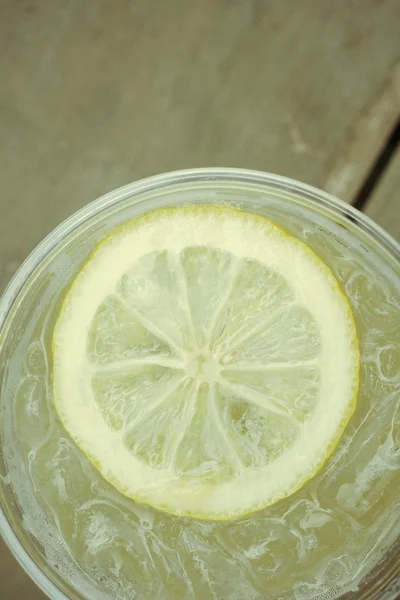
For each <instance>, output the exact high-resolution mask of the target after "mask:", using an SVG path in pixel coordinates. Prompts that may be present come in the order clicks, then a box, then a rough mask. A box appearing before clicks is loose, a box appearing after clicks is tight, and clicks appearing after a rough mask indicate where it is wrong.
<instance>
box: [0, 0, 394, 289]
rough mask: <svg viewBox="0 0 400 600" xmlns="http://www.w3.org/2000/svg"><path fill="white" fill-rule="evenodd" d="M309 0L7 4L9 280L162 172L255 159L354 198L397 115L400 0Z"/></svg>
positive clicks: (0, 20)
mask: <svg viewBox="0 0 400 600" xmlns="http://www.w3.org/2000/svg"><path fill="white" fill-rule="evenodd" d="M301 4H302V6H301V11H300V10H298V2H297V0H287V1H286V2H260V1H259V0H248V1H247V2H240V1H235V0H221V1H220V2H215V1H214V0H200V1H198V2H187V0H170V1H169V2H165V1H164V0H136V2H134V3H132V2H128V0H118V2H116V3H115V2H109V1H108V0H88V1H87V2H81V1H80V0H69V1H67V2H65V1H64V0H54V1H53V2H47V1H45V0H42V1H40V2H36V3H33V2H29V1H28V0H24V1H21V2H15V1H14V0H2V1H1V4H0V10H1V11H2V14H1V17H0V70H1V73H2V78H1V82H0V135H1V144H0V164H1V167H2V168H1V173H0V183H1V190H2V193H1V202H2V204H1V205H0V209H1V210H2V217H3V218H2V219H0V257H1V271H2V272H1V273H0V281H2V282H5V281H6V280H7V279H8V277H9V272H10V271H12V267H13V265H15V264H16V263H20V262H21V260H22V259H23V258H24V257H25V256H26V254H27V253H28V251H30V250H31V249H32V248H33V247H34V246H35V245H36V243H37V242H38V241H39V240H40V239H41V238H42V237H43V235H44V234H45V233H47V232H48V231H49V230H51V229H52V228H53V227H54V226H55V225H56V224H57V223H58V222H59V221H60V220H62V219H64V218H65V217H66V216H68V215H69V214H71V213H72V212H73V211H74V210H76V209H77V208H79V207H81V206H82V205H83V204H85V203H86V202H88V201H89V200H92V199H93V198H95V197H97V196H98V195H100V194H102V193H104V192H105V191H107V190H110V189H112V188H115V187H117V186H119V185H122V184H125V183H127V182H129V181H132V180H134V179H137V178H139V177H143V176H146V175H149V174H152V173H156V172H161V171H165V170H171V169H178V168H186V167H199V166H207V165H210V166H216V165H224V166H241V167H249V168H255V169H262V170H267V171H272V172H276V173H280V174H283V175H289V176H292V177H294V178H297V179H300V180H303V181H306V182H308V183H311V184H314V185H316V186H320V187H326V188H327V189H329V190H330V191H334V192H335V191H336V192H340V194H339V195H340V196H342V197H343V198H346V199H349V200H350V199H351V197H352V195H353V193H354V190H355V189H357V187H358V186H359V185H360V182H361V181H362V180H363V177H364V174H365V171H366V169H367V167H368V165H369V163H370V162H371V160H372V158H373V156H375V154H376V152H377V151H378V150H379V146H380V144H381V143H382V142H383V140H384V138H385V136H386V133H387V130H388V129H389V127H390V126H391V123H392V122H393V120H394V118H395V115H396V114H397V111H398V104H399V103H398V102H397V100H396V95H395V93H394V92H393V93H391V92H390V91H389V92H388V91H387V90H391V89H392V88H393V89H395V87H396V86H395V84H394V83H393V82H394V81H395V80H396V81H397V78H396V79H395V78H394V74H395V72H396V71H395V65H396V63H397V62H398V60H399V57H400V36H399V35H398V31H399V27H400V3H399V2H398V0H380V1H377V0H364V2H363V3H362V7H361V4H360V3H357V2H353V1H338V2H336V3H329V2H320V1H319V0H303V2H302V3H301ZM382 97H384V98H385V101H384V103H382V101H380V100H379V99H380V98H382ZM368 115H370V117H368ZM371 115H372V122H373V123H376V124H377V126H376V127H375V129H374V133H373V135H371V130H370V129H369V128H368V123H369V122H370V121H371ZM363 119H364V120H363ZM360 122H361V124H362V125H361V127H360ZM363 123H364V125H363ZM355 140H356V142H355ZM363 153H364V154H363ZM361 154H363V159H362V160H361V161H360V160H359V156H360V155H361ZM342 159H344V161H345V164H344V168H345V169H349V170H351V173H352V175H351V181H350V182H349V181H347V182H345V184H343V181H344V176H343V165H342V166H341V165H340V161H341V160H342ZM338 182H339V183H340V186H339V187H338Z"/></svg>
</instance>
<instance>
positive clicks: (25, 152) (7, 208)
mask: <svg viewBox="0 0 400 600" xmlns="http://www.w3.org/2000/svg"><path fill="white" fill-rule="evenodd" d="M399 107H400V2H399V0H380V1H379V2H378V1H376V0H362V1H361V0H336V1H335V2H321V1H320V0H302V2H301V3H299V2H298V1H297V0H285V1H282V2H273V1H272V0H271V1H270V0H245V1H244V0H219V1H216V0H197V1H192V0H168V2H166V1H165V0H132V1H129V0H115V1H114V2H110V1H109V0H86V1H85V2H82V1H81V0H51V1H50V0H38V1H34V0H18V1H17V0H0V140H1V143H0V184H1V187H0V189H1V196H0V210H1V219H0V287H4V285H5V284H6V282H7V281H8V280H9V279H10V277H11V276H12V274H13V272H14V271H15V270H16V268H17V267H18V266H19V265H20V263H21V261H22V260H23V259H24V258H25V257H26V255H27V254H28V253H29V252H30V251H31V250H32V249H33V247H34V246H35V245H36V244H37V243H38V242H39V240H40V239H41V238H43V236H44V235H45V234H46V233H48V232H49V231H50V230H51V229H52V228H53V227H54V226H55V225H57V224H58V223H59V222H60V221H61V220H62V219H64V218H65V217H67V216H69V215H70V214H71V213H72V212H74V211H75V210H76V209H78V208H80V207H81V206H83V205H84V204H86V203H87V202H88V201H90V200H93V199H94V198H96V197H97V196H99V195H100V194H103V193H104V192H106V191H108V190H111V189H113V188H115V187H118V186H120V185H123V184H125V183H128V182H130V181H133V180H135V179H138V178H140V177H144V176H146V175H150V174H153V173H157V172H162V171H167V170H172V169H180V168H187V167H200V166H238V167H248V168H253V169H261V170H265V171H271V172H275V173H279V174H283V175H287V176H290V177H293V178H297V179H299V180H302V181H305V182H307V183H310V184H313V185H316V186H318V187H321V188H323V189H326V190H328V191H330V192H332V193H334V194H336V195H338V196H340V197H341V198H342V199H345V200H347V201H348V202H353V201H354V200H355V199H356V198H357V197H358V194H359V191H360V189H362V186H363V183H364V182H365V180H366V178H367V177H368V174H369V173H370V172H371V169H372V168H373V165H374V164H375V162H376V160H377V159H378V157H379V155H380V154H381V153H382V152H383V151H384V148H385V144H386V143H387V140H388V139H389V137H390V134H391V132H392V130H393V128H394V126H395V123H396V120H397V119H398V118H399ZM381 175H382V177H381V180H378V182H377V185H375V187H374V189H373V192H372V194H371V195H370V196H369V197H368V198H367V199H366V202H365V203H364V208H365V210H366V212H367V214H369V215H370V216H371V217H372V218H374V219H375V220H376V221H377V222H378V223H380V224H381V225H382V226H384V227H386V228H387V229H388V231H389V232H390V233H391V234H392V235H393V236H395V237H397V238H399V237H400V217H399V215H400V192H399V190H400V154H399V153H398V152H397V153H395V155H394V156H393V159H392V161H391V163H390V165H389V167H388V169H387V170H385V171H383V174H381ZM378 179H379V178H378ZM0 582H1V597H2V599H3V600H14V599H16V598H20V597H21V598H26V599H27V600H38V599H39V598H43V594H41V592H39V591H38V590H36V588H35V587H34V586H33V584H31V583H30V581H29V579H28V578H27V576H26V575H25V574H24V573H23V572H22V571H21V570H20V569H19V567H17V566H16V563H15V562H14V559H12V558H11V556H10V555H9V554H8V552H7V551H6V549H5V548H4V546H2V547H1V548H0Z"/></svg>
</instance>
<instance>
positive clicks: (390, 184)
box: [364, 149, 400, 242]
mask: <svg viewBox="0 0 400 600" xmlns="http://www.w3.org/2000/svg"><path fill="white" fill-rule="evenodd" d="M364 212H365V213H366V214H367V215H368V216H369V217H371V219H373V220H374V221H376V223H378V224H379V225H380V226H381V227H383V228H384V229H385V230H386V231H387V232H388V233H390V234H391V235H392V236H393V237H394V238H395V239H396V240H397V241H398V242H400V149H399V150H398V151H397V152H396V154H395V156H394V157H393V158H392V160H391V162H390V163H389V166H388V168H387V171H385V172H384V174H383V177H382V179H381V180H380V182H379V184H378V186H377V188H376V190H375V191H374V193H373V194H372V195H371V198H370V199H369V202H368V203H367V204H366V206H365V208H364Z"/></svg>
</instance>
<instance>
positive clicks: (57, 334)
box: [53, 206, 359, 520]
mask: <svg viewBox="0 0 400 600" xmlns="http://www.w3.org/2000/svg"><path fill="white" fill-rule="evenodd" d="M53 358H54V384H53V386H54V401H55V405H56V409H57V412H58V414H59V416H60V419H61V420H62V422H63V424H64V426H65V428H66V429H67V431H68V432H69V434H70V435H71V436H72V438H73V439H74V440H75V442H76V443H77V444H78V446H79V447H80V448H81V449H82V451H83V452H84V453H85V454H86V455H87V456H88V458H89V459H90V460H91V461H92V462H93V464H94V465H95V466H96V467H97V469H98V470H99V471H100V472H101V473H102V475H103V476H104V478H105V479H107V480H108V481H109V482H111V483H112V484H113V485H114V486H115V487H116V488H117V489H118V490H119V491H120V492H121V493H123V494H125V495H126V496H129V497H131V498H134V499H135V500H137V501H139V502H145V503H148V504H150V505H152V506H153V507H156V508H159V509H163V510H166V511H168V512H170V513H173V514H176V515H184V516H192V517H196V518H200V519H210V520H226V519H232V518H236V517H238V516H240V515H243V514H247V513H250V512H253V511H256V510H259V509H261V508H264V507H266V506H268V505H270V504H273V503H274V502H277V501H278V500H280V499H282V498H284V497H286V496H288V495H289V494H291V493H293V492H294V491H295V490H297V489H298V488H299V487H301V486H302V485H303V484H304V483H305V482H306V481H307V480H308V479H310V478H311V477H313V476H314V475H315V474H316V473H317V472H318V471H319V470H320V469H321V468H322V466H323V464H324V462H325V461H326V460H327V458H328V457H329V455H330V454H331V453H332V451H333V450H334V448H335V446H336V445H337V443H338V441H339V439H340V436H341V434H342V433H343V430H344V428H345V426H346V424H347V423H348V421H349V419H350V417H351V415H352V414H353V412H354V409H355V405H356V399H357V393H358V385H359V350H358V343H357V335H356V329H355V324H354V319H353V315H352V312H351V308H350V305H349V302H348V300H347V298H346V296H345V295H344V293H343V292H342V290H341V289H340V287H339V285H338V283H337V281H336V280H335V278H334V276H333V274H332V273H331V271H330V270H329V268H328V267H327V266H326V265H325V264H324V263H323V262H322V261H321V260H320V259H319V258H318V257H317V256H316V255H315V254H314V253H313V252H312V251H311V250H310V249H309V248H308V247H307V246H306V245H305V244H304V243H302V242H300V241H299V240H297V239H296V238H294V237H292V236H290V235H289V234H288V233H286V232H285V231H283V230H282V229H281V228H279V227H278V226H276V225H275V224H273V223H272V222H270V221H269V220H267V219H265V218H263V217H260V216H257V215H253V214H250V213H246V212H242V211H238V210H234V209H230V208H220V207H213V206H208V207H181V208H175V209H165V210H159V211H155V212H152V213H150V214H148V215H146V216H144V217H141V218H139V219H137V220H135V221H132V222H130V223H127V224H126V225H124V226H123V227H121V228H120V229H117V230H116V231H114V232H113V233H112V234H111V235H110V236H109V237H108V238H106V239H105V240H104V241H103V242H101V243H100V244H99V245H98V247H97V248H96V250H95V251H94V252H93V254H92V255H91V256H90V258H89V259H88V261H87V263H86V264H85V265H84V267H83V268H82V270H81V271H80V273H79V274H78V276H77V277H76V279H75V281H74V282H73V284H72V286H71V288H70V290H69V292H68V293H67V296H66V298H65V300H64V303H63V306H62V309H61V311H60V315H59V317H58V320H57V323H56V326H55V330H54V338H53Z"/></svg>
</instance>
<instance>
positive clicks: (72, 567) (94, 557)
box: [6, 216, 400, 600]
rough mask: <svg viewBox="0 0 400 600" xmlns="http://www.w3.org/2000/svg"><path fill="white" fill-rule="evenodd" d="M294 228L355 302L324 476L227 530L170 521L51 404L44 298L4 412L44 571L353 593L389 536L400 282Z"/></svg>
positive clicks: (159, 587) (129, 594)
mask: <svg viewBox="0 0 400 600" xmlns="http://www.w3.org/2000/svg"><path fill="white" fill-rule="evenodd" d="M291 230H292V233H293V234H295V235H296V236H297V237H299V239H302V240H304V241H305V242H306V243H308V244H309V245H310V247H311V248H312V249H313V251H314V252H316V253H317V254H319V255H320V256H321V257H322V258H323V259H324V261H325V262H326V263H327V264H328V266H329V268H330V269H331V270H332V272H333V273H334V275H335V277H336V278H337V279H338V281H339V283H340V284H341V286H342V287H343V289H344V290H345V292H346V294H347V296H348V298H349V300H350V303H351V307H352V311H353V314H354V318H355V323H356V327H357V334H358V340H359V345H360V351H361V386H360V393H359V399H358V403H357V407H356V409H355V412H354V414H353V416H352V418H351V421H350V423H349V425H348V426H347V428H346V430H345V432H344V435H343V437H342V439H341V441H340V443H339V445H338V447H337V449H336V451H335V452H334V454H333V455H332V456H331V458H330V459H329V461H328V462H327V464H325V466H324V468H323V469H322V470H321V471H320V472H319V473H318V474H316V475H315V477H313V478H312V479H311V480H310V481H309V482H307V483H306V484H305V485H304V486H303V487H302V488H301V489H299V490H297V491H296V492H295V493H294V494H292V495H290V496H289V497H287V498H285V499H283V500H281V501H280V502H278V503H276V504H274V505H272V506H269V507H267V508H265V509H264V510H262V511H259V512H257V513H255V514H253V515H248V516H242V517H240V518H238V519H236V520H234V521H232V522H226V523H223V522H205V521H204V520H198V519H195V518H186V517H181V516H174V515H170V514H167V513H165V512H162V511H159V510H156V509H154V508H152V507H150V506H146V505H143V504H139V503H137V502H135V501H133V500H132V499H130V498H127V497H125V496H124V495H122V494H121V493H119V492H118V491H117V489H116V488H115V487H114V486H112V485H111V484H110V483H107V481H105V480H104V479H103V478H102V476H101V475H100V474H99V472H98V470H97V469H96V468H95V467H94V466H93V465H92V464H91V462H90V461H89V460H88V459H87V457H86V456H85V455H84V453H83V452H82V451H81V450H80V449H79V447H78V446H77V445H76V444H75V443H74V441H73V440H72V439H71V438H70V436H69V435H68V434H67V432H66V431H65V429H64V427H63V425H62V423H61V422H60V419H59V417H58V415H57V412H56V411H55V408H54V400H53V393H52V378H53V373H52V353H51V339H52V334H53V330H54V325H55V322H56V317H57V314H58V312H59V308H60V300H61V299H60V297H56V296H55V297H54V296H53V298H52V299H51V298H50V295H49V296H48V298H47V303H46V304H45V309H46V310H45V311H43V308H42V309H41V310H40V311H38V314H37V318H36V317H35V316H34V318H33V321H34V320H35V318H36V322H35V327H33V328H32V329H31V330H30V331H27V334H26V335H25V338H24V339H23V346H24V347H23V348H22V346H21V348H20V349H19V351H20V356H21V361H20V370H18V369H19V367H18V366H16V367H15V372H14V376H15V381H16V382H17V387H16V390H15V400H14V404H13V412H12V414H9V415H6V418H9V419H11V421H12V424H13V425H12V426H13V431H15V437H13V441H12V446H13V447H14V448H15V450H14V451H13V452H10V454H9V456H8V457H7V458H8V464H9V467H10V478H12V479H13V485H14V487H15V489H16V492H17V495H18V500H19V502H20V504H21V506H22V510H23V515H24V523H25V526H26V528H27V529H28V531H31V532H32V533H33V535H34V536H35V537H37V538H38V539H39V541H40V543H41V544H42V545H43V546H44V548H45V551H46V555H47V559H48V561H49V562H50V564H52V565H53V566H54V568H57V569H59V570H60V571H61V572H62V573H63V575H64V577H69V578H72V580H73V582H74V585H75V586H76V587H77V588H78V589H80V590H81V593H83V594H84V595H85V594H86V596H87V597H98V598H104V599H106V598H111V597H118V598H121V599H122V600H125V599H126V600H128V599H131V598H134V597H137V598H139V599H140V598H143V599H145V598H146V599H147V598H160V600H162V599H163V598H171V599H175V598H176V599H178V598H188V599H189V598H190V599H193V600H203V599H204V600H205V599H206V598H207V599H208V598H214V599H215V600H224V599H228V598H229V599H235V598H237V599H238V600H248V599H250V598H258V597H259V598H268V599H274V600H275V599H276V600H278V599H279V600H286V599H287V600H290V599H294V600H311V599H317V598H318V600H320V599H324V600H325V599H330V598H332V599H333V598H336V597H338V596H340V594H341V593H342V592H344V591H347V590H349V589H350V590H351V589H356V588H357V585H358V583H359V580H360V578H361V577H362V576H364V575H365V573H366V572H367V571H368V570H369V569H370V568H371V566H373V565H374V564H375V563H376V562H377V561H378V560H379V558H380V556H381V555H382V552H384V551H385V549H386V547H387V545H388V544H390V542H391V541H393V540H394V539H395V538H394V536H395V535H396V532H398V528H399V507H398V490H399V488H400V474H399V467H400V410H399V400H398V391H399V384H400V374H399V364H400V346H399V327H398V322H399V321H398V315H399V291H398V289H396V282H395V280H393V279H391V276H390V273H389V274H387V273H386V272H385V271H384V269H382V268H381V267H380V266H378V265H377V264H376V263H375V262H374V259H373V257H368V256H367V255H366V254H365V253H363V250H362V248H360V247H359V246H357V245H356V244H354V245H353V246H351V245H350V243H349V240H346V236H345V235H344V234H343V237H342V238H341V237H340V235H332V234H331V233H330V232H328V231H326V230H323V229H321V228H318V227H316V226H314V225H312V226H310V224H308V223H306V222H304V221H302V220H301V219H299V221H298V222H297V221H296V218H295V217H294V216H292V222H291ZM346 244H348V245H347V246H346ZM53 291H54V288H53ZM193 368H195V366H194V367H193ZM196 368H197V370H198V371H199V370H201V369H203V370H204V369H205V368H206V367H205V365H200V366H199V365H197V367H196ZM196 372H197V371H196ZM11 421H10V422H11ZM6 441H7V440H6ZM9 446H10V447H11V444H9ZM16 450H17V451H16ZM18 471H19V475H18V474H17V473H18ZM94 590H96V592H95V591H94ZM95 594H96V596H95Z"/></svg>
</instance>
